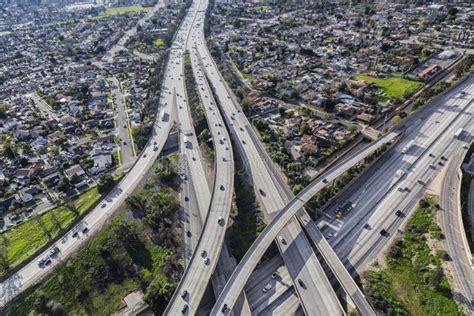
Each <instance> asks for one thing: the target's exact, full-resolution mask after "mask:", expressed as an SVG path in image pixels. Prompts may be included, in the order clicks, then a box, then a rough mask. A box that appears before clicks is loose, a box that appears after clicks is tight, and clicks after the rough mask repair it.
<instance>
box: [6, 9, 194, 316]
mask: <svg viewBox="0 0 474 316" xmlns="http://www.w3.org/2000/svg"><path fill="white" fill-rule="evenodd" d="M191 17H192V16H191ZM189 18H190V16H187V17H186V18H185V19H188V20H189ZM183 25H185V24H183ZM186 32H187V29H186V27H185V26H182V27H181V28H180V29H179V31H178V35H177V39H178V38H180V37H182V36H180V34H186ZM176 45H179V43H177V44H176ZM175 57H176V55H175V53H174V52H171V53H170V61H172V60H173V58H175ZM170 61H169V62H168V66H167V68H166V71H165V73H166V74H171V76H173V75H176V74H175V73H176V70H174V71H173V69H172V67H171V66H170V63H171V62H170ZM172 83H173V82H172V79H171V78H170V75H167V76H166V77H165V79H164V83H163V84H164V85H165V86H172ZM174 99H175V98H174V94H173V93H172V92H171V91H166V92H165V91H164V92H162V95H161V97H160V106H159V108H160V109H164V111H165V112H166V113H168V114H169V116H168V117H167V119H165V120H157V121H156V122H155V124H154V126H153V131H152V135H151V138H150V140H149V142H148V143H147V145H146V147H145V148H144V149H143V151H142V153H141V155H140V157H139V159H137V160H136V162H135V164H134V165H133V166H132V168H131V169H130V171H129V172H128V173H127V174H126V175H125V177H124V178H123V179H122V180H121V181H120V182H119V183H118V184H117V185H116V187H115V188H114V189H113V190H112V191H111V192H110V193H109V194H108V195H107V196H106V197H105V201H104V202H102V203H101V204H100V205H98V206H97V207H96V208H94V209H93V210H92V211H91V212H90V213H89V214H88V215H87V216H86V217H85V218H84V219H83V220H82V221H81V222H79V223H78V224H76V225H75V226H74V227H72V228H71V229H70V230H68V231H67V232H65V234H64V235H63V237H62V238H61V240H60V241H58V242H57V243H56V244H55V245H54V246H56V247H58V250H59V252H58V253H57V254H56V255H55V256H53V257H52V260H51V263H50V264H48V265H47V266H42V267H39V266H38V264H37V262H38V261H39V260H40V259H43V258H45V257H47V256H49V250H46V251H44V252H42V253H41V254H39V255H38V256H37V257H36V258H34V259H32V260H31V261H30V262H29V263H27V264H26V265H25V266H24V267H22V268H21V269H19V270H18V271H16V272H15V273H14V274H13V275H11V276H10V277H9V278H7V279H5V280H4V281H2V282H1V283H0V307H4V306H5V305H6V304H7V303H9V302H11V301H12V300H13V299H14V298H15V297H17V296H18V295H19V294H20V293H22V292H23V291H25V290H26V289H27V288H28V287H30V286H32V285H34V284H36V283H38V282H39V281H40V280H42V279H43V278H45V277H46V276H47V275H48V274H49V273H51V272H52V271H54V267H56V266H58V265H60V264H62V263H64V262H65V260H66V259H67V258H68V257H69V256H71V255H73V254H74V253H75V252H76V251H78V250H79V249H80V248H81V247H82V246H83V245H85V244H86V242H87V241H88V240H89V239H90V238H91V237H92V236H93V235H95V234H96V233H97V232H99V231H100V230H101V229H102V227H103V226H104V225H105V224H106V223H107V221H108V220H109V219H110V218H111V217H112V216H113V214H114V213H115V212H116V211H117V210H118V209H119V207H120V205H121V204H122V203H123V202H124V201H125V199H126V198H127V197H128V196H130V194H132V192H133V190H134V189H135V188H136V186H137V185H138V184H139V183H140V182H141V180H142V179H143V177H144V176H145V175H146V174H147V171H148V170H149V169H150V168H151V166H152V165H153V163H154V162H155V160H156V159H157V158H158V155H159V154H160V152H161V149H162V148H163V146H164V144H165V142H166V139H167V137H168V134H169V131H170V129H171V127H172V122H171V120H170V119H169V117H171V113H172V110H173V104H172V103H173V100H174Z"/></svg>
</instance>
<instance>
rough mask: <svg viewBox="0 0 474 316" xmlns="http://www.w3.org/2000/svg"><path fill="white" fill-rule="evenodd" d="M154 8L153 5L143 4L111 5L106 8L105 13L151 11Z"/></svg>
mask: <svg viewBox="0 0 474 316" xmlns="http://www.w3.org/2000/svg"><path fill="white" fill-rule="evenodd" d="M150 10H153V7H143V6H141V5H131V6H127V7H110V8H107V9H105V12H104V14H105V15H111V14H121V13H130V12H132V13H133V12H141V11H150Z"/></svg>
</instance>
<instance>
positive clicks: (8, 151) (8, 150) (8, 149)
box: [3, 144, 15, 159]
mask: <svg viewBox="0 0 474 316" xmlns="http://www.w3.org/2000/svg"><path fill="white" fill-rule="evenodd" d="M3 156H4V157H6V158H8V159H14V158H15V152H14V151H13V148H12V146H11V145H10V144H6V145H5V146H4V147H3Z"/></svg>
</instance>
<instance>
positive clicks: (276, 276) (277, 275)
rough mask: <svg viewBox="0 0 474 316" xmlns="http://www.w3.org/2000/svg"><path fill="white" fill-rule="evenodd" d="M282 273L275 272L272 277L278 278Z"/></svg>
mask: <svg viewBox="0 0 474 316" xmlns="http://www.w3.org/2000/svg"><path fill="white" fill-rule="evenodd" d="M279 276H280V275H279V274H278V272H273V274H272V279H276V278H278V277H279Z"/></svg>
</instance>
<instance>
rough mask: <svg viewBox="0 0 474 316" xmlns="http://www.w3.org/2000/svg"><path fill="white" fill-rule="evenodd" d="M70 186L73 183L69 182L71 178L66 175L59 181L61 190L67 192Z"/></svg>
mask: <svg viewBox="0 0 474 316" xmlns="http://www.w3.org/2000/svg"><path fill="white" fill-rule="evenodd" d="M70 188H71V183H70V182H69V179H68V178H66V177H63V178H62V179H61V181H59V184H58V190H59V191H60V192H66V191H67V190H69V189H70Z"/></svg>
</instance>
